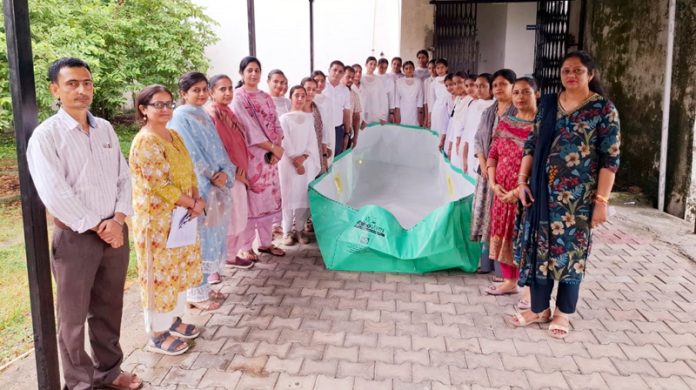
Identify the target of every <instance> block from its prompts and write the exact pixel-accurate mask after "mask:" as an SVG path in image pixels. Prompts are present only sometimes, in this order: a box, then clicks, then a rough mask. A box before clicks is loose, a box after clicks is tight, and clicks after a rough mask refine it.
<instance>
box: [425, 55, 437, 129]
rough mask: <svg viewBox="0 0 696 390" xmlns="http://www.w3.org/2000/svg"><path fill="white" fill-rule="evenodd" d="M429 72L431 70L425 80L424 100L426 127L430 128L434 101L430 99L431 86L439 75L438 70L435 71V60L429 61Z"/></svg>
mask: <svg viewBox="0 0 696 390" xmlns="http://www.w3.org/2000/svg"><path fill="white" fill-rule="evenodd" d="M428 72H430V74H429V76H428V77H427V78H426V79H425V80H423V94H424V99H425V100H424V101H423V112H425V126H423V127H425V128H428V129H430V128H431V126H430V125H431V123H430V115H428V114H429V113H430V110H431V108H432V107H433V102H432V101H431V100H430V86H431V85H432V83H433V80H435V77H437V72H435V60H430V61H428Z"/></svg>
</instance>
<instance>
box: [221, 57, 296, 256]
mask: <svg viewBox="0 0 696 390" xmlns="http://www.w3.org/2000/svg"><path fill="white" fill-rule="evenodd" d="M239 74H240V76H241V77H242V85H241V86H240V87H239V88H237V89H236V90H235V97H234V99H233V100H232V110H233V111H234V113H235V114H236V115H237V118H238V119H239V121H240V122H241V123H242V126H243V127H244V130H246V141H247V146H248V151H249V164H248V167H247V178H248V180H249V186H248V189H247V198H248V205H249V210H248V212H249V214H248V221H247V226H246V229H245V230H244V232H243V233H242V239H241V241H242V245H241V250H242V251H243V252H244V255H243V256H244V258H246V259H247V260H251V261H258V256H257V255H256V253H255V252H254V250H253V249H252V244H253V242H254V239H255V238H256V233H257V231H258V235H259V241H260V244H259V247H258V251H259V252H262V253H269V254H272V255H274V256H284V255H285V252H284V251H283V250H282V249H280V248H278V247H276V246H275V245H273V243H272V236H271V227H272V224H273V221H274V219H279V218H280V212H281V199H280V180H279V178H278V165H277V164H278V161H279V160H280V158H281V157H283V152H284V151H283V148H282V147H281V146H280V145H281V142H282V140H283V130H282V128H281V127H280V122H279V121H278V116H277V114H276V107H275V104H274V103H273V99H272V98H271V96H270V95H268V94H267V93H265V92H263V91H261V90H259V89H258V84H259V80H260V79H261V63H260V62H259V60H258V59H256V58H254V57H245V58H244V59H242V61H241V63H240V64H239Z"/></svg>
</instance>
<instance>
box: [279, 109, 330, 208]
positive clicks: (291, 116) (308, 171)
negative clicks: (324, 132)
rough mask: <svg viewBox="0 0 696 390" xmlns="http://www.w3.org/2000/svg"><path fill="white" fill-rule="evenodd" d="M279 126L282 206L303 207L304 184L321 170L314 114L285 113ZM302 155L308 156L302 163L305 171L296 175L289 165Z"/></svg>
mask: <svg viewBox="0 0 696 390" xmlns="http://www.w3.org/2000/svg"><path fill="white" fill-rule="evenodd" d="M280 126H281V127H282V128H283V134H284V137H283V144H282V145H283V149H285V152H284V153H283V158H281V159H280V162H279V163H278V175H279V176H280V196H281V197H282V199H283V209H284V210H285V209H292V210H294V209H300V208H307V207H309V200H308V197H307V186H308V185H309V183H310V182H311V181H312V180H314V178H315V177H316V176H317V174H319V171H320V170H321V165H320V163H319V151H318V150H317V133H316V132H315V131H314V116H313V115H312V114H311V113H308V112H299V111H293V112H289V113H287V114H284V115H283V116H281V117H280ZM303 154H304V155H307V156H308V157H307V160H305V162H304V168H305V173H304V174H303V175H299V174H298V173H297V171H296V170H295V167H294V166H293V165H292V159H293V158H295V157H297V156H301V155H303Z"/></svg>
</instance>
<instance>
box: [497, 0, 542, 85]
mask: <svg viewBox="0 0 696 390" xmlns="http://www.w3.org/2000/svg"><path fill="white" fill-rule="evenodd" d="M536 10H537V4H536V2H534V3H509V4H507V23H506V31H505V67H506V68H510V69H512V70H514V71H515V73H517V75H518V76H523V75H531V74H532V73H533V72H534V48H535V39H536V32H535V31H534V30H529V31H527V25H528V24H536Z"/></svg>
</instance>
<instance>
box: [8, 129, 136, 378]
mask: <svg viewBox="0 0 696 390" xmlns="http://www.w3.org/2000/svg"><path fill="white" fill-rule="evenodd" d="M114 129H115V130H116V133H117V134H118V137H119V142H120V144H121V151H122V152H123V154H124V155H125V156H126V158H128V152H129V150H130V144H131V142H132V141H133V137H135V134H137V132H138V130H139V129H140V127H139V126H137V125H134V124H128V123H116V124H114ZM14 141H15V138H14V134H12V133H8V134H0V170H2V168H3V167H6V166H14V167H16V165H17V160H16V156H17V152H16V149H15V148H16V146H15V142H14ZM21 218H22V209H21V206H20V204H19V202H13V203H9V204H4V205H3V204H0V334H1V335H2V337H0V366H2V365H3V364H5V363H7V362H9V361H10V360H12V359H14V358H15V357H17V356H19V355H21V354H22V353H24V352H26V351H27V350H29V349H30V348H31V347H32V343H33V339H32V328H31V309H30V305H29V286H28V278H27V264H26V254H25V248H24V232H23V227H22V224H20V223H17V221H20V220H21ZM50 228H51V227H50V226H49V229H50ZM137 275H138V271H137V269H136V256H135V251H134V250H133V243H132V241H131V252H130V258H129V264H128V280H127V281H126V285H127V286H129V285H132V284H133V282H134V281H135V280H136V277H137ZM54 296H55V290H54Z"/></svg>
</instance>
